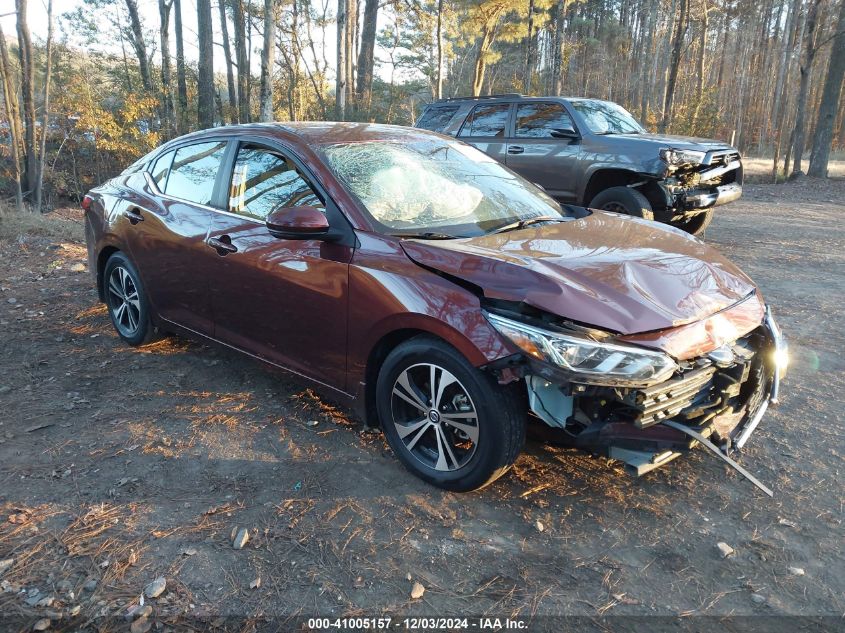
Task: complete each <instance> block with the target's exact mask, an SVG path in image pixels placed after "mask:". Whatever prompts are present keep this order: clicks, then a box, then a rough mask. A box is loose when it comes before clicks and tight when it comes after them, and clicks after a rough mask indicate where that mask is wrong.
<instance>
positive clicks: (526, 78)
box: [522, 0, 534, 94]
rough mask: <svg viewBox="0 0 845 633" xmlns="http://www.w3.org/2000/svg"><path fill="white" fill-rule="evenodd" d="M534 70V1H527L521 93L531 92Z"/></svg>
mask: <svg viewBox="0 0 845 633" xmlns="http://www.w3.org/2000/svg"><path fill="white" fill-rule="evenodd" d="M533 70H534V0H528V35H527V36H526V38H525V73H524V75H523V77H522V91H523V92H524V93H525V94H529V93H530V92H531V74H532V72H533Z"/></svg>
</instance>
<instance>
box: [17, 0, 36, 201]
mask: <svg viewBox="0 0 845 633" xmlns="http://www.w3.org/2000/svg"><path fill="white" fill-rule="evenodd" d="M26 4H27V0H15V8H16V9H17V13H18V59H19V61H20V65H21V105H22V106H23V121H24V138H23V144H24V168H23V179H22V181H21V185H22V187H23V195H24V197H26V196H29V195H30V194H32V192H33V189H35V179H36V174H37V170H38V165H37V161H36V154H35V149H36V147H35V90H34V87H33V68H32V41H31V40H30V37H29V25H28V24H27V22H26Z"/></svg>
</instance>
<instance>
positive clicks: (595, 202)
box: [589, 187, 654, 220]
mask: <svg viewBox="0 0 845 633" xmlns="http://www.w3.org/2000/svg"><path fill="white" fill-rule="evenodd" d="M589 206H590V207H592V208H593V209H601V210H602V211H613V212H614V213H623V214H625V215H632V216H634V217H637V218H643V219H645V220H653V219H654V211H652V209H651V203H649V201H648V198H646V197H645V196H644V195H643V194H641V193H640V192H639V191H637V190H636V189H631V188H630V187H611V188H610V189H605V190H604V191H601V192H599V193H598V194H597V195H596V197H595V198H593V199H592V201H591V202H590V204H589Z"/></svg>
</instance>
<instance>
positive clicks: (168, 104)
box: [158, 0, 173, 138]
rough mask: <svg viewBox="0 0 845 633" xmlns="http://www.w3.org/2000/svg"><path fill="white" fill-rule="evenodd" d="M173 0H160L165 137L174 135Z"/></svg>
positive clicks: (162, 109) (162, 114) (162, 100)
mask: <svg viewBox="0 0 845 633" xmlns="http://www.w3.org/2000/svg"><path fill="white" fill-rule="evenodd" d="M172 6H173V0H170V2H167V0H158V15H159V18H160V19H161V23H160V24H161V25H160V27H159V38H160V40H161V118H162V126H163V127H164V129H165V138H170V137H171V136H172V135H173V91H172V89H171V70H170V8H171V7H172Z"/></svg>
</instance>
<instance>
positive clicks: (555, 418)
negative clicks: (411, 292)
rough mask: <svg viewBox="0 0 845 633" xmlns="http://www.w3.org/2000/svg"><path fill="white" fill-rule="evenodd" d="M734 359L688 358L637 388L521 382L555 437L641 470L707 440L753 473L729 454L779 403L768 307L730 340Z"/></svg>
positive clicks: (775, 338) (779, 338)
mask: <svg viewBox="0 0 845 633" xmlns="http://www.w3.org/2000/svg"><path fill="white" fill-rule="evenodd" d="M728 349H729V350H731V351H732V352H735V356H734V360H733V361H731V362H726V361H725V360H724V359H723V358H720V357H718V355H714V354H713V353H712V352H711V355H710V356H708V355H704V356H703V357H701V358H697V359H693V360H692V361H690V362H689V364H688V365H687V367H686V368H685V370H684V371H683V372H680V373H679V375H676V376H675V377H673V378H671V379H670V380H667V381H666V382H664V383H661V384H659V385H655V386H653V387H650V388H642V389H613V388H595V387H594V388H590V387H585V386H583V385H567V386H556V385H554V384H553V383H550V382H549V379H548V378H541V377H539V376H537V375H534V376H529V377H528V380H527V385H528V392H529V405H530V407H531V409H532V411H533V412H534V413H535V414H536V415H537V417H539V418H541V419H542V420H543V421H544V422H545V423H546V424H547V425H548V426H550V427H553V429H555V430H556V432H557V435H550V434H549V433H544V434H543V435H545V436H546V437H548V438H549V439H561V440H562V441H564V442H565V443H568V444H572V445H574V446H576V447H579V448H582V449H584V450H587V451H589V452H591V453H594V454H602V455H606V456H607V457H610V458H612V459H617V460H620V461H622V462H623V463H625V465H626V469H627V470H628V472H630V473H631V474H634V475H637V476H639V475H643V474H645V473H647V472H649V471H651V470H654V469H655V468H659V467H661V466H663V465H665V464H667V463H669V462H670V461H672V460H673V459H675V458H677V457H679V456H680V455H682V454H683V453H684V452H686V451H688V450H690V449H692V448H695V447H696V446H705V447H707V448H709V449H711V450H715V451H717V452H718V453H719V454H720V458H721V459H723V460H724V461H726V462H727V463H729V464H730V465H731V466H732V467H734V468H736V469H737V470H739V471H740V472H742V474H743V475H744V476H746V477H748V478H749V479H751V480H752V481H754V482H755V484H758V485H759V482H757V481H756V480H754V479H753V477H752V476H750V474H749V473H747V472H746V471H744V470H743V469H742V468H741V467H740V466H739V465H738V464H736V463H735V462H733V460H732V459H730V457H729V456H730V454H731V453H732V452H734V451H737V450H739V449H741V448H742V447H743V446H745V444H746V443H747V442H748V440H749V438H750V436H751V435H752V433H753V432H754V431H755V430H756V429H757V427H758V426H759V424H760V422H761V421H762V419H763V417H764V416H765V413H766V411H767V410H768V407H769V405H770V404H776V403H777V402H778V396H779V392H780V383H781V380H782V378H783V375H784V371H785V366H780V364H779V363H782V362H783V361H782V360H779V359H785V358H786V354H787V344H786V341H785V339H784V337H783V335H782V334H781V332H780V330H779V328H778V327H777V325H776V323H775V322H774V319H773V318H772V316H771V313H770V311H769V310H768V309H767V310H766V313H765V316H764V318H763V322H762V323H761V324H760V325H759V326H758V327H757V328H756V329H755V330H754V331H753V332H751V333H750V334H748V335H747V336H745V337H742V338H740V339H737V340H736V341H734V343H732V344H731V345H730V346H728Z"/></svg>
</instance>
